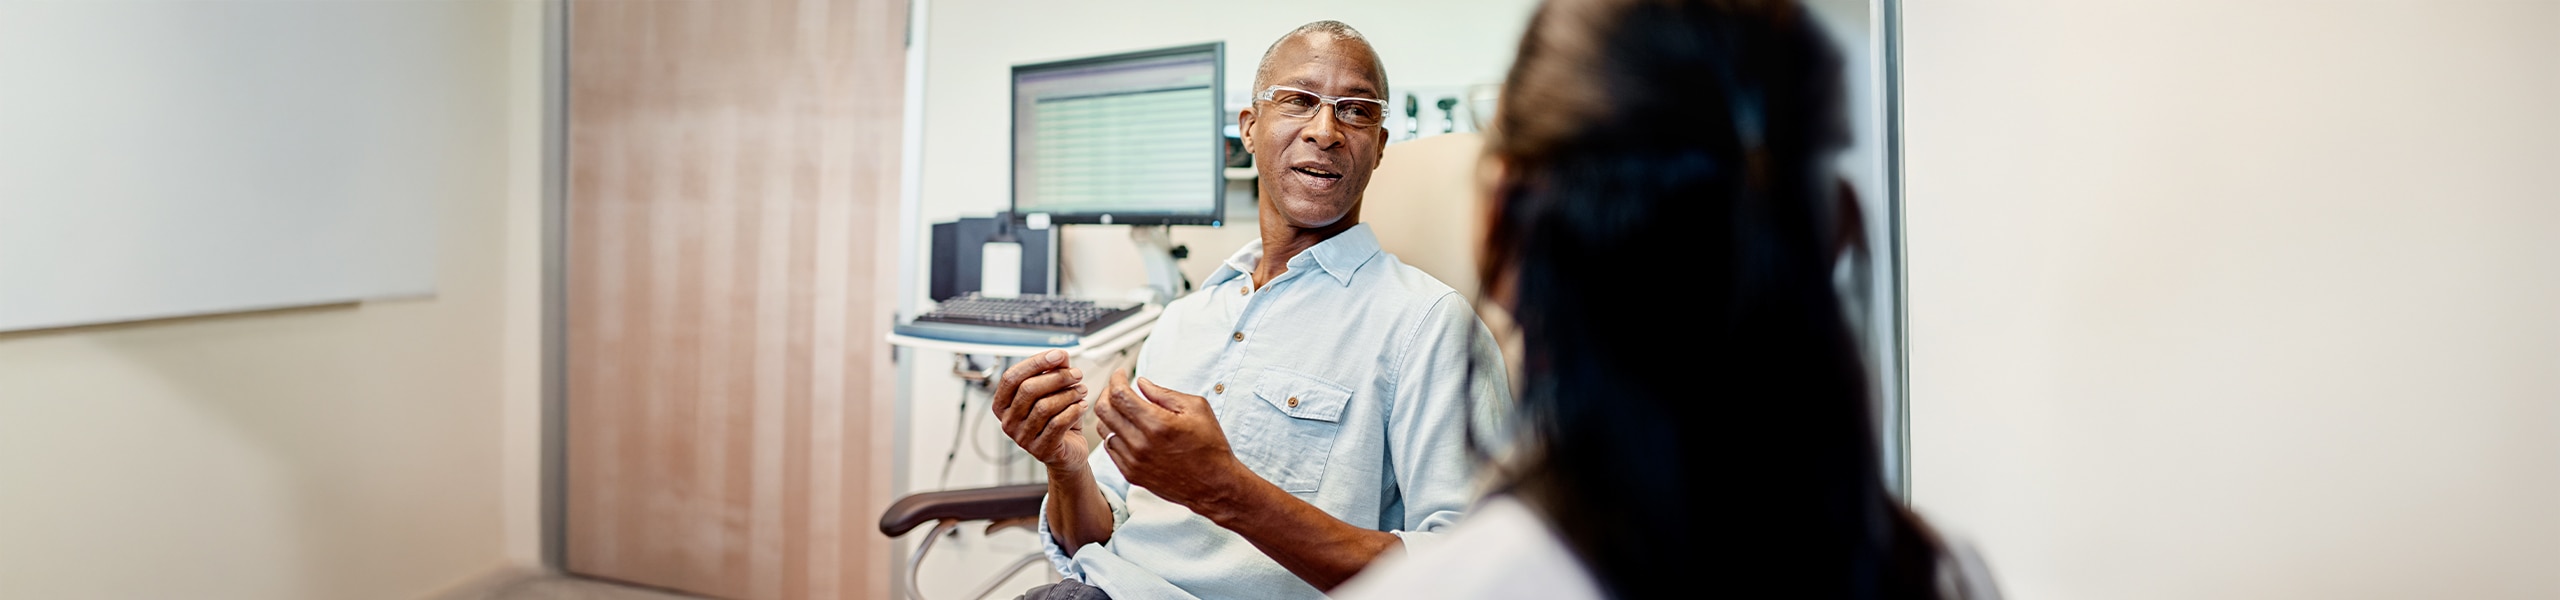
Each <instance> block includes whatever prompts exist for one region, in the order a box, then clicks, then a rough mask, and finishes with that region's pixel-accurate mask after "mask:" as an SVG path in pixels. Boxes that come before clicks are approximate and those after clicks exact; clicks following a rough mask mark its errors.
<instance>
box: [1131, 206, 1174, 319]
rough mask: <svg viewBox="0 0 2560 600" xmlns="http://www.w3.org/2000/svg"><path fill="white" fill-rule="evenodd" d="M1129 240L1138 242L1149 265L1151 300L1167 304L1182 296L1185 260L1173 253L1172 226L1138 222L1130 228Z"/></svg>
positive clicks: (1140, 251)
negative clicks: (1148, 224)
mask: <svg viewBox="0 0 2560 600" xmlns="http://www.w3.org/2000/svg"><path fill="white" fill-rule="evenodd" d="M1129 241H1130V242H1132V243H1135V244H1137V246H1138V260H1139V261H1142V262H1145V263H1146V265H1147V287H1146V289H1147V291H1148V293H1149V295H1150V298H1149V299H1148V300H1147V303H1148V304H1155V305H1159V306H1161V305H1164V304H1165V303H1167V302H1172V301H1173V299H1174V298H1177V297H1180V296H1181V295H1182V292H1183V291H1184V290H1183V289H1182V264H1181V263H1179V262H1176V260H1175V258H1174V256H1173V228H1172V227H1166V226H1153V227H1150V226H1145V225H1139V226H1134V227H1130V228H1129Z"/></svg>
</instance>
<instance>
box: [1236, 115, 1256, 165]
mask: <svg viewBox="0 0 2560 600" xmlns="http://www.w3.org/2000/svg"><path fill="white" fill-rule="evenodd" d="M1236 136H1237V138H1239V139H1241V140H1243V141H1244V153H1245V154H1252V153H1253V107H1251V106H1247V107H1244V110H1239V111H1236Z"/></svg>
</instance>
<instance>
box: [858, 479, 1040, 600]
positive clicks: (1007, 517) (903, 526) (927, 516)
mask: <svg viewBox="0 0 2560 600" xmlns="http://www.w3.org/2000/svg"><path fill="white" fill-rule="evenodd" d="M1048 493H1049V486H1048V485H1047V484H1041V483H1026V484H1022V485H1007V486H998V487H987V488H974V489H966V490H948V491H940V492H924V493H921V494H911V495H908V496H907V497H905V498H899V499H898V501H897V502H895V503H891V504H890V505H889V510H887V511H883V512H881V513H880V533H882V534H885V535H888V536H889V537H891V538H895V537H898V536H901V535H906V533H907V532H909V531H913V530H915V528H916V526H918V525H923V524H925V522H927V521H930V522H933V531H932V532H931V533H927V534H925V536H924V542H923V543H919V544H917V545H916V553H915V556H912V557H909V558H908V559H907V578H906V589H905V590H904V593H903V594H902V595H903V596H905V597H906V598H908V600H924V595H923V594H922V593H921V592H919V591H918V590H917V588H916V571H917V570H918V569H919V568H921V567H923V566H924V557H925V553H927V552H930V551H932V550H933V542H934V541H935V540H940V539H942V536H945V535H949V534H950V533H951V532H952V531H953V530H955V529H959V528H960V524H962V523H967V522H974V521H987V522H988V523H987V529H986V533H987V534H988V535H993V534H994V533H995V532H998V531H1003V530H1005V529H1007V528H1012V527H1020V528H1022V529H1023V530H1024V531H1032V532H1035V533H1036V532H1037V531H1038V529H1039V526H1038V525H1037V523H1038V519H1039V518H1040V499H1041V497H1042V496H1046V495H1047V494H1048ZM1046 558H1047V557H1046V556H1045V555H1043V554H1042V553H1039V552H1033V553H1031V554H1029V555H1025V556H1023V557H1022V558H1021V559H1018V560H1015V561H1013V564H1012V565H1010V566H1006V567H1005V568H1004V569H1003V570H1001V571H997V572H996V574H995V576H994V577H992V578H989V579H987V581H986V583H982V584H979V585H978V588H977V589H976V590H974V591H971V592H969V595H968V596H967V598H969V599H971V600H976V599H977V598H983V597H985V596H986V595H987V594H988V593H991V592H994V591H995V589H996V586H999V585H1004V582H1005V580H1007V579H1012V578H1013V576H1014V574H1016V573H1020V572H1022V569H1023V568H1025V567H1029V566H1031V565H1034V564H1038V563H1040V562H1041V561H1043V560H1046Z"/></svg>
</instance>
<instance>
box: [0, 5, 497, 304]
mask: <svg viewBox="0 0 2560 600" xmlns="http://www.w3.org/2000/svg"><path fill="white" fill-rule="evenodd" d="M467 4H468V3H464V2H434V1H427V2H370V1H362V0H355V1H347V0H322V1H292V2H275V1H236V2H214V1H202V0H178V1H169V0H88V1H46V0H37V1H0V331H8V330H23V329H36V328H50V327H62V326H71V325H84V324H94V323H106V322H115V321H127V320H137V319H150V318H161V317H174V316H186V315H199V314H208V313H219V312H228V311H240V310H255V309H266V308H278V307H289V306H300V305H313V304H328V303H340V302H349V301H355V300H362V299H370V298H384V297H400V296H422V295H430V294H433V293H434V291H435V243H436V219H437V216H438V211H437V207H438V206H439V203H440V202H444V201H449V200H451V198H440V197H439V196H449V195H451V194H450V192H451V190H454V189H457V187H458V186H457V184H456V183H455V181H456V180H457V178H461V179H469V178H473V177H486V175H485V173H487V172H490V171H491V170H492V167H493V166H495V165H497V164H499V163H496V162H494V161H502V160H504V157H503V156H502V155H494V154H493V153H492V152H489V151H487V149H490V148H500V149H502V148H503V145H502V144H496V143H490V142H487V141H482V142H480V143H479V145H478V146H477V149H476V150H475V147H474V146H472V145H471V144H472V142H473V141H474V140H487V139H489V138H488V137H487V136H488V135H489V134H487V133H486V132H487V131H490V128H491V127H492V126H493V124H492V123H489V122H488V121H491V120H498V121H500V123H498V125H502V124H503V119H502V115H503V113H500V112H496V109H495V108H493V107H496V106H500V105H498V104H497V103H499V102H502V101H503V100H502V96H501V95H500V94H501V92H502V90H497V91H492V90H489V89H488V88H490V87H491V86H492V85H493V82H494V84H497V85H503V79H500V78H494V77H491V76H488V75H484V74H480V72H485V71H489V70H491V69H502V68H503V67H502V66H493V65H498V64H500V63H497V62H496V61H497V60H500V59H498V58H495V57H502V56H503V53H504V51H505V47H504V40H492V39H474V38H475V36H473V35H471V34H472V32H474V31H484V30H486V29H487V28H485V27H474V23H472V20H473V19H475V18H485V17H482V16H478V15H487V14H490V13H489V12H488V11H478V12H477V15H475V14H474V11H472V10H470V7H469V6H468V5H467ZM493 46H494V48H492V47H493ZM493 53H494V54H493ZM469 136H479V137H476V138H475V137H469ZM460 188H461V189H483V190H486V189H493V188H488V187H485V186H483V187H479V188H470V187H468V186H460Z"/></svg>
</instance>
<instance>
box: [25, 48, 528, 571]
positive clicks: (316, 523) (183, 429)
mask: <svg viewBox="0 0 2560 600" xmlns="http://www.w3.org/2000/svg"><path fill="white" fill-rule="evenodd" d="M436 6H438V7H440V8H438V9H436V10H439V11H446V12H440V13H439V14H442V15H444V16H447V17H450V18H451V21H449V22H447V24H448V25H450V27H449V29H451V33H452V34H454V35H459V36H466V37H467V38H469V39H477V40H484V41H485V42H486V43H482V44H476V45H465V46H466V47H468V48H470V50H468V51H467V52H466V54H465V55H463V56H461V57H458V58H457V62H458V63H460V64H462V65H463V68H459V69H456V70H455V71H453V72H451V73H447V74H444V75H443V76H445V77H448V78H449V80H448V81H446V82H445V83H446V84H447V85H449V86H451V89H453V90H454V96H455V98H456V100H455V101H454V102H453V103H452V104H450V105H447V106H445V107H443V108H444V109H445V110H450V111H454V112H455V113H456V115H457V116H459V117H462V118H461V119H459V121H460V122H465V123H470V124H472V125H470V126H467V127H464V128H462V129H460V130H458V131H453V132H450V135H449V139H451V140H453V141H452V145H451V146H450V147H448V148H444V149H442V150H443V152H444V155H445V156H449V157H453V158H452V160H451V161H449V162H442V163H436V164H432V165H413V166H414V167H416V168H419V169H425V170H426V171H423V172H421V173H419V175H420V177H419V178H418V179H416V180H415V184H416V185H421V186H426V187H428V188H429V189H430V190H431V191H432V193H433V194H434V195H435V197H437V198H439V199H440V200H439V202H438V203H437V204H436V205H435V215H434V216H435V219H436V223H435V225H436V226H437V232H438V234H437V235H438V247H439V253H438V255H437V256H436V262H435V264H436V265H437V279H436V280H437V282H438V284H439V286H438V292H439V293H438V295H437V296H436V297H434V298H432V299H422V300H408V301H393V302H377V303H367V304H363V305H349V306H336V307H324V308H316V309H304V310H294V311H284V312H275V313H263V314H251V315H235V316H226V317H209V318H198V319H186V320H178V321H163V322H152V323H141V324H129V325H116V326H106V327H90V328H80V329H69V330H55V331H49V332H37V333H17V334H0V540H6V541H5V542H0V597H5V598H259V599H270V598H273V599H292V598H314V599H337V598H408V597H419V596H423V595H426V594H429V593H431V592H434V591H436V590H438V589H442V588H445V587H447V586H451V585H454V584H457V583H460V582H463V581H465V580H468V579H471V578H473V577H476V576H478V575H479V574H481V573H483V572H485V571H487V570H489V569H491V568H494V567H498V566H499V565H501V564H503V563H505V562H506V561H507V558H508V557H509V556H511V555H516V554H518V553H521V555H522V556H524V557H530V556H531V550H530V549H529V548H527V549H522V550H518V549H517V548H519V547H522V546H528V545H530V544H531V543H532V542H531V541H530V540H532V539H535V538H532V537H531V536H530V530H529V529H528V528H529V527H531V525H529V524H526V522H527V521H528V520H529V519H530V517H528V516H524V515H529V514H531V512H530V511H532V510H534V509H533V507H532V505H531V503H532V500H531V498H532V495H531V492H530V490H531V489H534V488H533V487H532V486H534V485H535V484H534V483H533V482H532V481H531V480H530V479H529V478H530V477H531V475H530V473H531V472H532V470H533V468H532V467H531V465H533V464H535V463H533V462H531V461H532V460H533V458H531V456H532V455H533V454H535V452H534V451H532V450H529V449H527V448H529V447H530V446H528V445H529V444H537V443H538V442H537V441H536V439H535V438H531V437H526V436H527V435H529V434H528V433H527V432H530V431H532V430H533V425H531V424H530V422H529V421H527V420H526V419H529V418H537V417H529V416H528V415H537V416H538V412H537V411H538V409H537V408H535V406H536V405H535V404H533V402H534V401H533V399H532V398H534V393H535V392H534V390H533V388H531V386H532V385H533V384H531V383H529V380H530V379H533V377H532V376H531V373H532V372H531V371H528V370H526V369H528V368H535V367H538V365H533V364H524V365H519V364H517V363H520V362H524V358H523V357H526V356H531V355H533V352H534V351H533V350H532V349H531V348H534V347H535V346H534V345H535V344H537V340H538V338H536V337H534V335H535V330H533V329H531V328H530V325H529V320H530V319H531V318H532V317H530V316H529V315H532V314H533V313H531V312H529V311H530V310H531V307H532V306H533V305H532V304H531V303H532V298H534V296H532V294H533V293H534V290H533V289H531V288H530V287H528V286H531V285H533V284H534V283H535V282H537V281H538V275H537V274H534V273H533V272H532V271H529V270H528V269H530V268H532V267H531V266H530V265H533V264H535V263H533V261H535V260H536V259H537V258H538V253H534V252H532V251H531V250H529V248H530V247H531V246H532V243H533V242H532V240H533V239H534V238H532V237H530V234H531V232H533V231H536V229H534V228H535V227H537V226H538V223H534V222H531V221H528V220H527V219H532V218H535V217H537V216H538V214H539V212H538V211H539V208H538V206H539V205H538V204H536V203H535V202H536V200H535V198H536V196H535V192H536V189H537V188H535V187H532V183H531V182H535V181H538V180H539V177H538V171H529V170H531V169H538V168H539V167H540V165H539V162H538V161H537V160H534V159H533V157H532V154H531V151H532V149H533V148H535V146H530V145H528V144H527V143H526V140H538V139H539V138H538V137H536V136H538V131H537V130H535V129H532V128H530V127H531V126H530V125H529V123H531V122H533V121H538V117H532V118H531V119H532V120H528V115H537V114H538V113H529V112H526V111H529V110H533V109H535V108H537V105H535V104H533V103H532V101H531V100H528V99H529V98H538V97H539V93H540V92H539V87H538V85H537V84H538V80H537V79H535V77H534V75H533V73H534V71H532V70H529V68H528V65H527V63H525V62H524V61H527V60H531V59H530V58H529V57H531V56H534V55H533V54H530V53H528V52H526V51H524V49H523V48H521V46H522V45H524V44H527V43H537V42H538V41H539V37H538V36H533V35H531V34H533V33H535V30H532V29H529V28H528V27H527V25H528V24H527V23H526V22H525V21H523V19H526V18H533V17H538V15H539V10H538V5H537V4H535V3H531V2H451V3H442V4H438V5H436ZM66 60H67V59H66ZM528 86H532V87H528ZM519 438H521V439H519Z"/></svg>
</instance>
